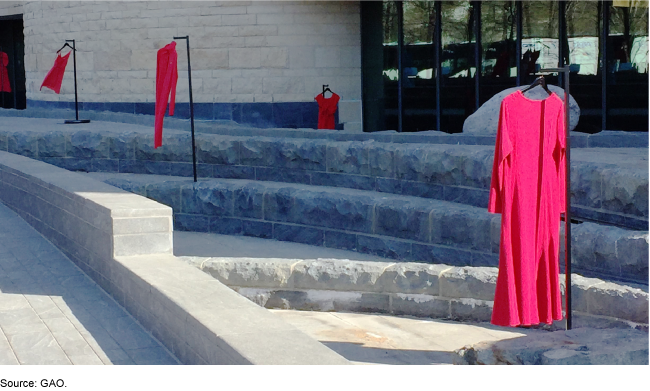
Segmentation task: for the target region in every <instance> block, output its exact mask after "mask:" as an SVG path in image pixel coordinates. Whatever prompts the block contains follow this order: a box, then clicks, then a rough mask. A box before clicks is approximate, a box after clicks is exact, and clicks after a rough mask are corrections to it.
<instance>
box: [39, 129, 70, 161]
mask: <svg viewBox="0 0 650 391" xmlns="http://www.w3.org/2000/svg"><path fill="white" fill-rule="evenodd" d="M68 144H69V142H67V140H66V134H65V133H63V132H47V133H45V134H43V135H41V136H40V137H39V138H38V157H39V158H42V157H64V156H66V152H67V148H68Z"/></svg>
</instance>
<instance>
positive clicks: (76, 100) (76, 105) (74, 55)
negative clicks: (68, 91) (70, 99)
mask: <svg viewBox="0 0 650 391" xmlns="http://www.w3.org/2000/svg"><path fill="white" fill-rule="evenodd" d="M66 42H67V40H66ZM72 65H73V70H74V112H75V119H76V120H77V121H79V98H78V97H77V48H76V45H75V41H74V39H73V40H72Z"/></svg>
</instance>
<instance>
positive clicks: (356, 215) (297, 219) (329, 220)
mask: <svg viewBox="0 0 650 391" xmlns="http://www.w3.org/2000/svg"><path fill="white" fill-rule="evenodd" d="M372 201H373V200H372V198H371V197H369V196H362V195H351V194H345V193H343V192H336V193H335V192H316V191H307V190H305V191H301V192H300V193H298V194H297V195H296V198H295V200H294V204H293V207H292V209H291V212H290V221H291V222H294V223H298V224H305V225H311V226H314V225H315V226H320V227H327V228H338V229H344V230H346V231H357V232H366V233H370V230H371V228H372V218H371V216H372V215H371V214H372Z"/></svg>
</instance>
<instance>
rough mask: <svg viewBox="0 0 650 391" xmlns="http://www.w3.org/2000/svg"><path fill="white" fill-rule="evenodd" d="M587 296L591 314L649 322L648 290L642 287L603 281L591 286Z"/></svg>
mask: <svg viewBox="0 0 650 391" xmlns="http://www.w3.org/2000/svg"><path fill="white" fill-rule="evenodd" d="M586 297H587V309H588V312H589V313H590V314H594V315H607V316H613V317H616V318H621V319H626V320H631V321H633V322H637V323H648V292H645V291H643V290H641V289H638V288H633V287H629V286H622V285H617V284H614V283H611V282H603V283H601V284H596V285H593V286H591V287H589V289H588V290H587V294H586Z"/></svg>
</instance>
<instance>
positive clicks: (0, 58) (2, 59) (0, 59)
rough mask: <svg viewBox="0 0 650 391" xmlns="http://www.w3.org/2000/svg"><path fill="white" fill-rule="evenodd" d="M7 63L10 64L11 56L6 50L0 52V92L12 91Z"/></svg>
mask: <svg viewBox="0 0 650 391" xmlns="http://www.w3.org/2000/svg"><path fill="white" fill-rule="evenodd" d="M7 65H9V56H7V53H5V52H0V92H11V84H10V83H9V72H7Z"/></svg>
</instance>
